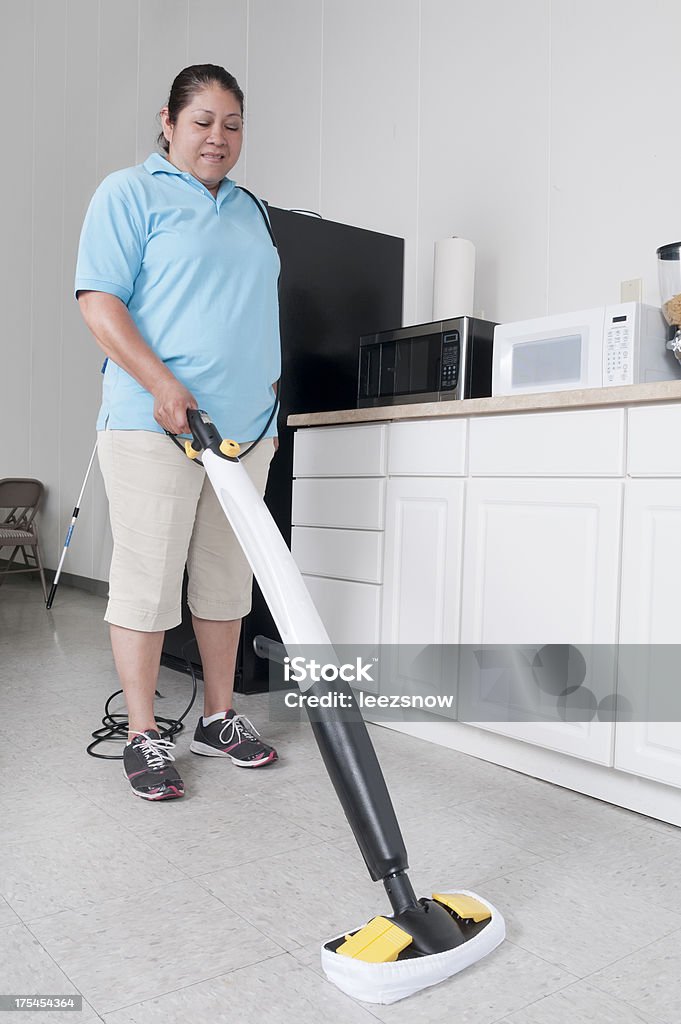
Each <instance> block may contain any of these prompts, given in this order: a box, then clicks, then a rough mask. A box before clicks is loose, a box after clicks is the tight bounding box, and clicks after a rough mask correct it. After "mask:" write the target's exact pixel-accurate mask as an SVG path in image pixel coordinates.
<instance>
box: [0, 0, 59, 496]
mask: <svg viewBox="0 0 681 1024" xmlns="http://www.w3.org/2000/svg"><path fill="white" fill-rule="evenodd" d="M0 61H1V65H2V69H3V75H4V76H5V81H6V82H8V83H10V82H11V83H14V84H15V85H16V84H17V83H21V87H20V90H19V93H18V95H16V96H14V97H13V102H17V101H19V108H18V111H17V116H16V117H13V118H12V129H11V139H12V144H11V151H12V153H13V154H14V158H13V159H9V158H8V156H7V154H5V156H4V158H3V159H2V160H0V190H1V192H2V196H3V200H4V201H3V211H2V233H1V235H0V239H2V241H1V242H0V310H2V329H1V330H0V353H1V354H2V360H3V371H2V399H1V400H0V435H1V436H2V437H3V438H4V440H5V443H4V444H3V446H2V454H1V455H0V477H3V476H31V475H32V468H31V464H30V453H29V449H30V410H31V297H32V283H31V282H32V247H33V232H32V217H33V158H32V154H33V131H34V117H35V112H34V106H33V103H34V99H33V97H34V73H33V66H34V11H33V2H32V0H25V2H24V3H21V4H5V5H4V6H3V10H2V31H1V32H0ZM48 168H49V157H47V159H46V167H45V169H46V170H47V169H48ZM17 424H26V429H24V430H21V429H17Z"/></svg>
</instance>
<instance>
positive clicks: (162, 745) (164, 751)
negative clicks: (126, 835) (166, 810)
mask: <svg viewBox="0 0 681 1024" xmlns="http://www.w3.org/2000/svg"><path fill="white" fill-rule="evenodd" d="M174 746H175V744H174V743H171V741H170V740H162V739H161V737H160V735H159V733H158V732H157V731H156V729H147V731H146V732H138V733H135V734H133V739H132V740H131V742H130V743H127V744H126V746H125V748H124V750H123V771H124V772H125V774H126V776H127V779H128V782H129V783H130V787H131V789H132V791H133V793H134V794H135V796H141V797H142V798H143V799H144V800H176V799H177V798H178V797H180V796H184V783H183V781H182V779H181V778H180V775H179V772H178V771H177V768H175V767H174V766H173V765H172V764H169V762H170V761H174V760H175V758H174V757H173V755H172V754H171V753H170V750H171V748H172V747H174Z"/></svg>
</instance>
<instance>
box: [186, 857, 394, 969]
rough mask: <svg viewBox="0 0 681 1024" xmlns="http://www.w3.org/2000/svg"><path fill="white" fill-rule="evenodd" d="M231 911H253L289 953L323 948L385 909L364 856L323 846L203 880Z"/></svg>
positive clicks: (250, 915)
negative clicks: (300, 948) (315, 944)
mask: <svg viewBox="0 0 681 1024" xmlns="http://www.w3.org/2000/svg"><path fill="white" fill-rule="evenodd" d="M197 881H198V882H200V883H201V885H203V886H205V887H206V889H208V890H209V891H210V892H212V893H215V895H216V896H219V898H220V899H221V900H223V901H224V902H225V903H226V904H227V906H229V907H234V908H235V909H237V910H238V908H239V907H240V906H244V905H246V906H248V919H249V921H251V922H252V923H253V924H254V925H255V926H256V928H259V929H260V930H261V931H262V932H264V933H265V934H266V935H269V936H270V937H271V938H272V939H274V941H275V942H278V943H279V944H280V945H281V946H282V947H283V948H285V949H292V948H296V947H297V946H299V945H303V944H305V943H311V942H314V941H319V942H320V943H321V942H323V941H326V940H327V939H330V938H333V936H335V935H338V934H339V933H340V932H342V931H344V930H348V929H350V928H353V927H357V926H358V925H361V924H363V923H364V922H365V921H368V920H369V919H370V918H371V917H373V916H374V914H375V913H376V912H377V910H378V912H381V911H382V910H384V909H385V893H384V891H383V888H382V886H380V885H378V884H375V883H373V882H371V880H370V878H369V875H368V874H367V873H366V869H365V867H364V863H363V861H362V859H361V856H360V854H359V851H357V852H356V853H353V855H352V856H350V855H348V856H346V855H344V854H343V853H342V852H340V851H338V850H336V849H334V848H333V847H331V846H329V845H327V844H325V843H319V844H317V845H315V846H311V847H309V848H307V849H303V850H298V851H296V852H295V853H293V854H280V855H278V856H276V857H271V858H268V859H266V860H261V861H254V862H253V863H251V864H245V865H244V866H243V867H240V866H239V867H233V868H228V869H226V870H224V871H217V872H214V873H212V874H209V875H202V876H201V877H200V878H198V879H197Z"/></svg>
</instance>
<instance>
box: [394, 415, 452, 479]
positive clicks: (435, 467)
mask: <svg viewBox="0 0 681 1024" xmlns="http://www.w3.org/2000/svg"><path fill="white" fill-rule="evenodd" d="M467 427H468V424H467V422H466V420H465V419H464V418H463V417H456V418H453V419H444V418H443V419H439V420H407V421H404V422H402V423H391V424H390V425H389V428H388V473H389V475H390V476H463V475H464V473H465V472H466V431H467Z"/></svg>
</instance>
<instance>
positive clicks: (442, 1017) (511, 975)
mask: <svg viewBox="0 0 681 1024" xmlns="http://www.w3.org/2000/svg"><path fill="white" fill-rule="evenodd" d="M572 981H574V978H573V977H572V976H571V975H570V974H569V973H568V972H566V971H563V970H561V969H560V968H558V967H555V966H553V965H551V964H547V963H546V961H545V960H542V959H541V958H540V957H537V956H533V955H532V954H531V953H528V952H526V951H525V950H523V949H518V947H517V946H514V945H513V944H512V943H511V942H505V943H503V944H502V945H501V946H499V948H498V949H496V950H495V951H494V952H493V953H490V955H489V956H488V957H485V959H484V960H480V961H479V962H478V963H477V964H474V965H473V966H472V967H469V968H467V970H465V971H462V972H461V973H460V974H457V975H455V976H454V977H452V978H448V979H447V980H446V981H443V982H442V983H441V984H439V985H435V986H433V988H429V989H424V990H423V991H422V992H418V993H416V994H415V995H413V996H410V997H409V998H408V999H402V1000H400V1002H399V1003H392V1004H391V1005H390V1006H372V1007H371V1011H372V1013H374V1014H375V1015H376V1016H377V1017H378V1018H379V1019H380V1020H382V1021H385V1022H386V1024H431V1022H435V1021H446V1020H455V1021H456V1024H492V1022H496V1021H498V1020H500V1018H502V1017H503V1016H504V1015H507V1014H509V1013H512V1012H513V1011H514V1010H517V1009H519V1008H520V1007H521V1006H525V1005H527V1003H530V1002H534V1001H535V1000H536V999H540V998H541V997H542V996H545V995H548V994H549V993H551V992H555V991H557V990H558V989H561V988H563V987H564V986H565V985H568V984H570V983H571V982H572ZM362 1005H367V1006H368V1004H362Z"/></svg>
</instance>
